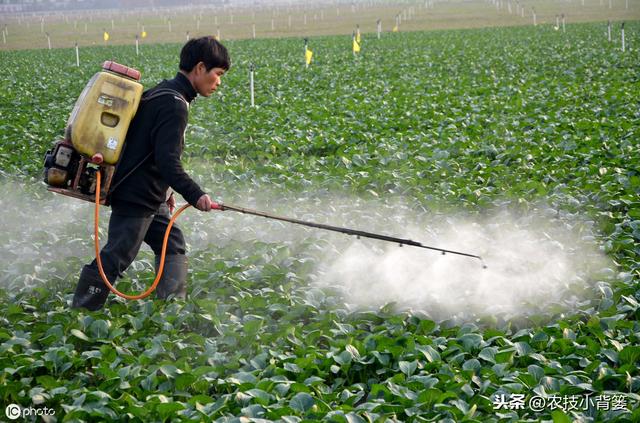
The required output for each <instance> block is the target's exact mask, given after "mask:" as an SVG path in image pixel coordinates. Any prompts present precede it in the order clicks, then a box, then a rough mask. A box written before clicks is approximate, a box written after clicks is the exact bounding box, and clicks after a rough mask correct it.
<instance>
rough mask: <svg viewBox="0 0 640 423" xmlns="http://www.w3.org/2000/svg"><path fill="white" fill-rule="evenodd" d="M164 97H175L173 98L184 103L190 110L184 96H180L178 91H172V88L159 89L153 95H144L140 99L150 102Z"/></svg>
mask: <svg viewBox="0 0 640 423" xmlns="http://www.w3.org/2000/svg"><path fill="white" fill-rule="evenodd" d="M163 95H173V97H174V98H175V99H176V100H180V101H182V102H183V103H184V104H185V106H187V109H188V108H189V102H188V101H187V100H186V99H185V98H184V97H183V96H182V94H180V93H179V92H178V91H176V90H172V89H171V88H159V89H157V90H155V91H153V92H152V93H151V94H149V95H146V96H145V95H143V96H142V98H141V99H140V101H149V100H153V99H154V98H157V97H160V96H163Z"/></svg>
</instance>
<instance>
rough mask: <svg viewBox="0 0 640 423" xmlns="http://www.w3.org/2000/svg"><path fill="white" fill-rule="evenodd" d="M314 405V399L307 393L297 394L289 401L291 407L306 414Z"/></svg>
mask: <svg viewBox="0 0 640 423" xmlns="http://www.w3.org/2000/svg"><path fill="white" fill-rule="evenodd" d="M314 404H315V400H314V399H313V397H312V396H311V395H309V394H307V393H305V392H299V393H297V394H295V395H294V396H293V398H291V401H289V406H290V407H291V408H293V409H294V410H296V411H298V412H300V413H306V412H307V411H309V410H310V409H311V407H313V405H314Z"/></svg>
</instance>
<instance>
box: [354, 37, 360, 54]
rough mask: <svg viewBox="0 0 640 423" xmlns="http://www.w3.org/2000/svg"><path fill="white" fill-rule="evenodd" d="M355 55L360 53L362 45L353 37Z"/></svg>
mask: <svg viewBox="0 0 640 423" xmlns="http://www.w3.org/2000/svg"><path fill="white" fill-rule="evenodd" d="M353 53H354V54H355V53H360V43H359V42H358V41H357V40H356V37H353Z"/></svg>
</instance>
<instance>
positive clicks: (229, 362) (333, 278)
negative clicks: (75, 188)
mask: <svg viewBox="0 0 640 423" xmlns="http://www.w3.org/2000/svg"><path fill="white" fill-rule="evenodd" d="M620 31H621V28H620V24H619V23H616V24H615V25H614V27H613V28H612V40H611V41H608V39H607V24H606V22H596V23H580V24H568V25H567V26H566V32H563V31H562V29H559V30H555V29H554V28H553V25H551V24H549V23H547V24H545V25H538V26H536V27H534V26H520V27H504V28H492V29H467V30H447V31H431V32H413V33H403V32H399V33H393V34H390V33H387V34H384V36H383V37H382V38H381V39H379V40H378V39H377V38H376V37H375V36H374V35H365V36H364V38H363V41H362V51H361V53H360V54H359V55H358V56H357V57H354V55H353V54H352V51H351V36H350V35H347V36H321V37H311V38H310V39H309V48H310V49H311V50H313V52H314V58H313V62H312V63H311V65H310V66H309V67H308V68H305V64H304V55H303V52H304V50H303V41H302V39H301V38H288V39H270V40H266V39H256V40H232V41H227V42H225V44H226V45H227V47H228V48H229V50H230V53H231V56H232V68H231V70H230V72H229V73H228V74H227V75H225V76H224V78H223V85H222V86H221V88H220V90H219V91H218V92H217V93H216V94H215V95H214V96H212V98H210V99H203V98H200V99H197V100H196V101H195V103H194V104H193V105H192V107H191V112H190V124H189V127H188V128H187V133H186V147H185V153H184V156H183V160H184V162H185V166H186V168H187V169H188V171H189V172H190V173H191V174H193V175H194V178H195V179H196V180H197V181H198V182H199V183H200V184H201V185H202V186H203V187H204V188H205V189H206V190H207V191H208V192H209V193H210V194H211V195H212V197H213V198H216V199H219V200H221V201H223V202H225V203H229V204H237V205H240V206H246V207H251V208H255V209H258V210H264V211H269V212H273V213H276V214H280V215H285V216H290V217H295V218H298V219H304V220H311V221H314V222H319V223H325V224H330V225H340V226H346V227H350V228H356V229H362V230H367V231H374V232H378V233H383V234H387V235H391V236H398V237H402V238H410V239H413V240H416V241H420V242H423V243H425V244H427V245H432V246H437V247H441V248H447V249H453V250H458V251H464V252H469V253H473V254H479V255H481V256H482V257H483V258H484V259H485V262H486V264H487V269H482V266H481V265H480V263H479V262H478V261H477V260H473V259H470V258H465V257H456V256H454V255H451V254H447V255H444V256H443V255H441V254H440V253H437V252H433V251H427V250H422V249H417V248H412V247H408V246H405V247H403V248H399V247H398V246H397V245H394V244H391V243H384V242H381V241H375V240H369V239H364V238H363V239H356V238H354V237H348V236H345V235H341V234H335V233H331V232H326V231H320V230H316V229H308V228H303V227H300V226H294V225H289V224H286V223H281V222H274V221H270V220H266V219H263V218H259V217H249V216H245V215H242V214H239V213H235V214H234V213H233V212H211V213H208V214H205V213H200V212H198V211H195V210H193V209H189V210H188V211H187V212H185V214H184V215H183V216H184V217H180V218H179V219H178V224H179V225H180V226H181V228H182V229H183V231H184V232H185V234H186V237H187V240H188V242H189V251H188V256H189V260H190V273H189V277H188V291H189V297H188V299H187V300H186V301H174V300H170V301H166V302H162V301H157V300H153V299H145V300H140V301H126V300H122V299H120V298H117V297H115V296H113V295H111V296H110V298H109V300H108V302H107V305H106V307H105V308H104V309H103V310H101V311H97V312H87V311H82V310H80V311H79V310H72V309H70V308H69V305H70V303H71V298H72V295H73V290H74V288H75V284H76V281H77V277H78V274H79V271H80V268H81V266H82V264H84V263H86V262H89V261H90V260H91V259H92V258H93V239H92V236H91V234H92V223H93V217H92V211H93V209H92V208H93V205H92V204H89V203H83V202H81V201H79V200H74V199H71V198H65V197H61V196H58V195H55V194H52V193H49V192H47V191H46V189H45V186H44V184H43V183H42V182H41V166H42V157H43V154H44V152H45V151H46V150H47V149H48V148H49V147H50V146H51V144H52V142H53V141H54V140H56V139H58V138H60V137H61V136H62V134H63V130H64V126H65V123H66V120H67V117H68V115H69V113H70V111H71V108H72V107H73V104H74V102H75V99H76V98H77V96H78V95H79V93H80V91H81V90H82V88H83V87H84V85H85V84H86V82H87V81H88V79H89V78H90V77H91V76H92V75H93V74H94V73H95V72H97V71H98V70H99V68H100V65H101V63H102V62H103V61H104V60H115V61H117V62H119V63H123V64H127V65H129V66H132V67H135V68H137V69H139V70H140V71H141V72H142V75H143V77H142V82H143V84H144V85H145V87H151V86H153V85H154V84H155V83H156V82H158V81H160V80H162V79H164V78H171V77H173V76H174V75H175V72H176V70H177V69H176V68H177V66H176V62H177V55H178V53H179V50H180V47H181V44H155V45H145V46H143V48H142V49H141V50H140V55H136V52H135V48H134V47H133V46H128V45H123V46H112V45H109V46H96V47H86V48H83V49H81V52H80V54H81V56H80V66H76V56H75V51H74V49H72V48H61V49H54V50H51V51H48V50H20V51H2V52H0V60H1V61H2V63H3V65H2V69H3V71H2V73H1V74H0V208H1V209H2V212H3V217H2V219H1V221H2V224H1V229H2V230H0V406H1V407H2V408H4V407H6V406H9V405H10V404H17V405H18V406H19V407H21V409H22V412H23V414H24V413H25V412H27V417H25V418H24V419H23V420H24V421H35V419H36V417H35V415H36V413H37V412H40V414H39V415H38V417H37V419H40V418H42V419H44V420H45V421H59V422H61V421H69V422H76V421H134V422H156V421H158V422H160V421H184V422H187V421H193V422H198V421H221V422H233V421H239V422H250V421H255V422H264V421H285V422H302V421H320V420H323V421H333V422H387V421H415V422H419V421H446V422H459V421H469V422H473V421H475V422H515V421H532V422H534V421H535V422H537V421H553V422H572V421H583V422H604V421H620V422H632V421H638V420H640V370H639V368H640V325H639V323H638V318H639V317H640V287H639V285H638V284H639V282H640V247H639V246H638V245H639V243H640V169H639V165H640V145H639V143H638V139H640V108H639V107H638V105H639V103H638V99H640V68H639V67H638V63H640V61H639V60H640V54H639V53H640V48H639V46H640V37H639V36H638V34H639V32H640V22H638V21H631V22H627V23H626V25H625V31H626V32H625V34H626V38H625V43H626V44H625V51H622V45H621V33H620ZM251 65H253V66H254V69H255V72H254V78H255V107H252V106H251V104H250V94H249V69H250V66H251ZM108 215H109V212H108V209H107V208H103V210H102V215H101V236H102V238H101V242H102V243H103V244H104V242H105V238H106V228H107V226H106V225H107V222H108ZM153 261H154V258H153V253H152V252H151V251H150V250H148V249H144V250H143V251H141V253H140V254H139V256H138V259H137V260H136V262H135V263H134V264H133V266H132V267H131V268H130V269H129V270H128V271H127V274H126V275H125V277H124V278H123V279H122V280H121V281H120V282H119V283H118V287H119V289H120V290H123V291H125V292H137V291H140V290H141V289H144V288H145V287H146V286H148V284H149V283H150V282H151V281H152V279H153V272H154V269H153ZM534 400H535V401H534ZM541 404H542V405H541ZM29 413H32V414H29ZM29 415H31V417H29ZM40 416H41V417H40ZM23 420H18V421H23Z"/></svg>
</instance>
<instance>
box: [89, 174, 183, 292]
mask: <svg viewBox="0 0 640 423" xmlns="http://www.w3.org/2000/svg"><path fill="white" fill-rule="evenodd" d="M101 177H102V175H101V172H100V170H98V171H97V172H96V208H95V223H94V232H95V246H96V261H97V262H98V270H99V271H100V276H101V277H102V281H103V282H104V283H105V285H107V286H108V287H109V290H110V291H111V292H113V293H114V294H116V295H117V296H119V297H122V298H126V299H127V300H140V299H142V298H146V297H148V296H149V295H150V294H151V293H152V292H153V291H155V289H156V287H157V286H158V283H159V282H160V278H161V277H162V271H163V270H164V257H165V255H166V253H167V241H168V240H169V232H170V231H171V227H172V226H173V222H175V220H176V219H177V218H178V216H180V213H182V212H183V211H185V210H186V209H187V208H188V207H191V206H190V205H189V204H185V205H184V206H182V207H180V208H179V209H178V210H176V212H175V213H174V214H173V216H171V220H169V224H168V225H167V230H166V232H165V233H164V240H163V241H162V252H161V253H160V267H159V268H158V274H156V279H155V280H154V281H153V283H152V284H151V286H150V287H149V289H147V290H146V291H144V292H143V293H142V294H137V295H129V294H125V293H122V292H120V291H118V290H117V289H116V288H115V287H114V286H113V285H111V283H110V282H109V279H108V278H107V275H105V274H104V270H103V269H102V259H101V258H100V241H99V240H98V222H99V219H100V217H99V214H100V213H99V211H100V182H101Z"/></svg>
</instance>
